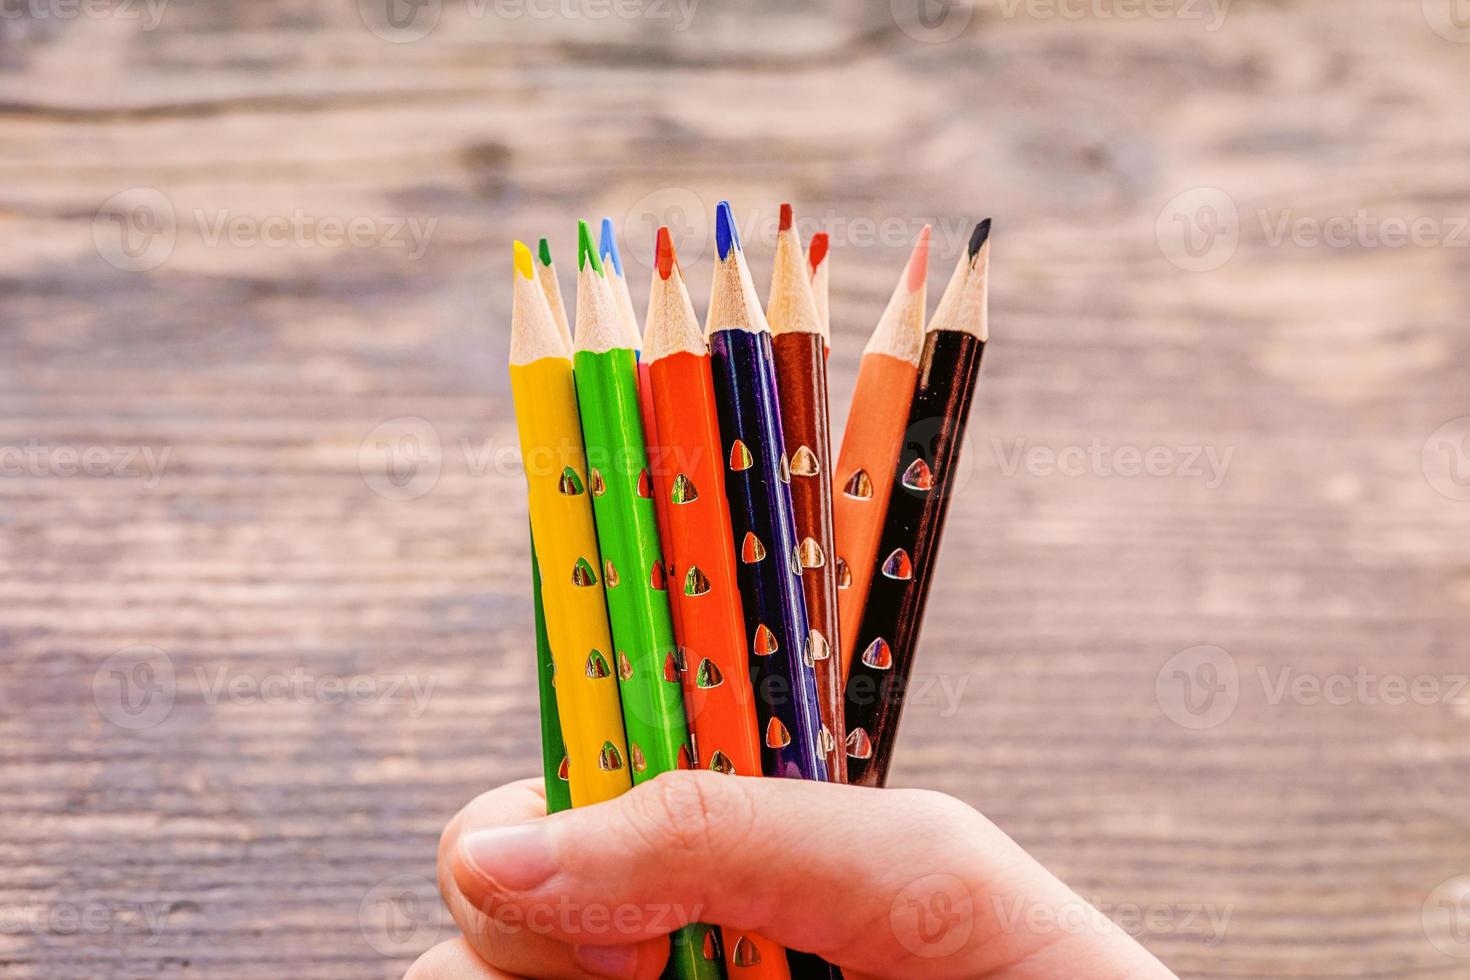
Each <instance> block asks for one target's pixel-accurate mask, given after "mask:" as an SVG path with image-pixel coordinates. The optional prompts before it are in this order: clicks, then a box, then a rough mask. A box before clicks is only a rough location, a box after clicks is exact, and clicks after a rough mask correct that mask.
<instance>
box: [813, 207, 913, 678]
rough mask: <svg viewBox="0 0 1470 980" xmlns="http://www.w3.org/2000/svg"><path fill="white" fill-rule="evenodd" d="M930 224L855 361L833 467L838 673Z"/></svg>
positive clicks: (905, 389)
mask: <svg viewBox="0 0 1470 980" xmlns="http://www.w3.org/2000/svg"><path fill="white" fill-rule="evenodd" d="M929 231H930V229H929V226H928V225H925V226H924V229H923V231H921V232H919V240H918V243H917V244H915V245H914V251H913V253H912V254H911V255H910V256H909V261H908V265H907V266H905V268H904V274H903V278H902V279H900V280H899V283H898V286H897V287H895V289H894V290H893V296H892V298H890V299H889V301H888V307H887V309H885V310H884V311H883V316H882V318H881V319H879V321H878V326H877V329H875V330H874V331H873V336H872V338H871V339H870V340H869V341H868V346H867V347H866V348H864V350H863V358H862V361H861V362H860V363H859V365H858V378H857V387H856V388H855V389H854V390H853V394H852V408H851V410H850V411H849V412H848V416H847V429H846V431H845V432H844V433H843V436H842V449H841V451H840V452H839V453H838V455H837V471H836V480H835V487H834V489H836V493H834V494H833V500H832V513H833V520H834V522H835V524H836V540H837V609H838V634H839V636H840V638H841V641H842V676H843V677H844V678H845V677H847V676H848V675H849V674H850V673H851V669H852V657H853V651H854V650H855V649H856V647H857V641H858V628H859V626H860V625H861V624H862V618H863V607H864V606H865V605H866V604H867V601H868V589H869V587H870V586H871V585H872V584H873V566H874V563H875V561H876V560H877V555H878V538H879V537H880V536H881V535H882V533H883V519H884V515H885V514H887V513H888V500H889V497H890V496H891V495H892V493H893V484H894V482H895V479H896V474H895V467H896V466H897V465H898V455H899V451H900V450H901V449H902V448H903V438H904V426H905V425H906V424H907V422H908V414H909V402H910V401H911V400H912V399H913V396H914V385H915V383H916V381H917V380H918V376H919V354H920V352H921V351H922V350H923V347H924V300H925V286H924V282H925V277H926V275H927V274H928V271H929Z"/></svg>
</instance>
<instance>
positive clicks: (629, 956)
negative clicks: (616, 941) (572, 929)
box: [572, 946, 638, 980]
mask: <svg viewBox="0 0 1470 980" xmlns="http://www.w3.org/2000/svg"><path fill="white" fill-rule="evenodd" d="M572 955H573V956H574V957H575V958H576V960H577V965H578V966H580V967H581V968H582V969H584V970H586V971H587V972H588V973H591V974H594V975H596V976H599V977H616V978H619V980H626V978H631V977H636V976H637V975H638V947H637V946H577V947H574V948H573V949H572Z"/></svg>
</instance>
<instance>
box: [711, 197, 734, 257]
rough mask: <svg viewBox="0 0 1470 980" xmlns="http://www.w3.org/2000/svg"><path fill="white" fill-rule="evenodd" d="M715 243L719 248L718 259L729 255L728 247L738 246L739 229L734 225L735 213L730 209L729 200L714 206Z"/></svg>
mask: <svg viewBox="0 0 1470 980" xmlns="http://www.w3.org/2000/svg"><path fill="white" fill-rule="evenodd" d="M715 244H716V245H718V246H719V249H720V260H721V261H724V260H725V259H727V258H729V257H730V249H731V247H732V246H733V247H734V248H740V231H739V229H737V228H736V227H735V215H734V214H733V213H732V212H731V211H730V202H729V201H721V202H720V203H719V204H717V205H716V206H715Z"/></svg>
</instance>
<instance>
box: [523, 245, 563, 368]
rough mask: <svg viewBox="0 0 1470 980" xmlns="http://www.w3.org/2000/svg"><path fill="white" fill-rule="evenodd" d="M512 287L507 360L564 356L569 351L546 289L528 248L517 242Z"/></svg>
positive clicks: (527, 360) (529, 361) (535, 359)
mask: <svg viewBox="0 0 1470 980" xmlns="http://www.w3.org/2000/svg"><path fill="white" fill-rule="evenodd" d="M513 250H514V255H515V259H514V269H515V275H514V278H515V287H514V289H513V290H512V292H511V313H510V363H512V364H530V363H532V362H533V361H539V360H541V359H542V358H545V357H561V358H567V357H570V356H571V352H570V351H568V350H567V347H566V344H565V342H564V341H563V340H562V336H561V329H560V328H559V327H558V326H557V323H556V318H555V317H554V316H553V315H552V312H551V306H550V305H549V304H548V303H547V301H546V292H545V290H544V289H542V284H541V282H540V281H539V280H538V278H537V276H536V272H535V270H534V269H533V268H532V265H533V263H532V259H531V250H530V249H529V248H527V247H526V245H525V243H523V242H516V243H515V245H514V246H513Z"/></svg>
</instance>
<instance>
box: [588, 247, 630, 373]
mask: <svg viewBox="0 0 1470 980" xmlns="http://www.w3.org/2000/svg"><path fill="white" fill-rule="evenodd" d="M577 239H578V242H577V245H578V265H580V266H581V268H580V269H579V270H578V272H577V333H576V349H577V350H579V351H591V352H592V353H594V354H604V353H606V352H607V351H610V350H617V349H620V348H626V347H627V346H628V331H627V326H626V323H625V321H624V319H623V314H622V313H620V312H619V311H618V307H617V301H616V300H615V299H614V298H613V294H612V290H611V288H609V286H608V282H607V275H606V270H605V268H604V267H603V265H602V263H601V261H600V260H599V259H598V258H597V253H596V250H595V249H594V248H593V247H592V239H591V234H590V232H589V231H588V228H587V223H586V222H585V221H583V222H578V228H577Z"/></svg>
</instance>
